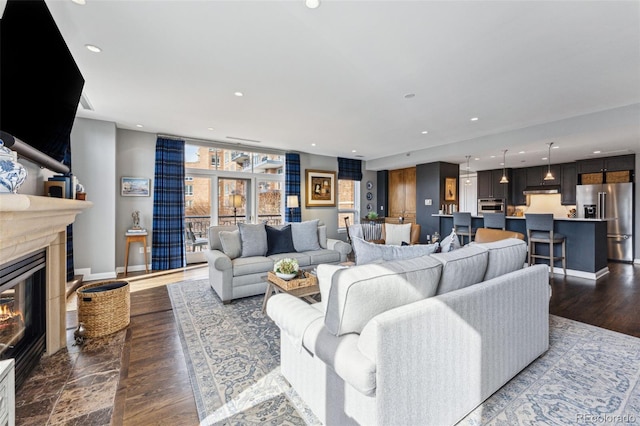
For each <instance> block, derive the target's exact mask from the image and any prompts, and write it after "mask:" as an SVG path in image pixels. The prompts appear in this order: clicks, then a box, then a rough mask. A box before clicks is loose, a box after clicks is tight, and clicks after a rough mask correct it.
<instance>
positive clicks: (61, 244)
mask: <svg viewBox="0 0 640 426" xmlns="http://www.w3.org/2000/svg"><path fill="white" fill-rule="evenodd" d="M92 205H93V203H91V202H90V201H78V200H68V199H63V198H51V197H39V196H35V195H22V194H0V263H2V264H7V263H10V262H12V261H14V260H16V259H19V258H20V257H22V256H25V255H28V254H31V253H33V252H35V251H38V250H42V249H46V250H47V296H46V297H47V301H46V304H47V314H46V315H47V326H46V333H47V337H46V339H47V340H46V352H47V354H52V353H55V352H57V351H58V350H59V349H62V348H63V347H65V346H66V344H67V340H66V309H65V306H66V288H65V287H66V229H67V225H69V224H71V223H73V221H74V220H75V218H76V215H78V214H79V213H82V211H83V210H85V209H87V208H89V207H91V206H92Z"/></svg>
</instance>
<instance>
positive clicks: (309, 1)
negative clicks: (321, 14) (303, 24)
mask: <svg viewBox="0 0 640 426" xmlns="http://www.w3.org/2000/svg"><path fill="white" fill-rule="evenodd" d="M304 5H305V6H307V7H308V8H309V9H317V8H319V7H320V0H304Z"/></svg>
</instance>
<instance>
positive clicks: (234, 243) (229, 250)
mask: <svg viewBox="0 0 640 426" xmlns="http://www.w3.org/2000/svg"><path fill="white" fill-rule="evenodd" d="M218 236H219V237H220V245H222V252H223V253H224V254H226V255H227V256H229V258H230V259H235V258H236V257H240V255H241V254H242V242H241V241H240V231H238V230H237V229H236V230H235V231H220V232H219V233H218Z"/></svg>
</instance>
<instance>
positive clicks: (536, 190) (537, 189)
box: [522, 185, 560, 195]
mask: <svg viewBox="0 0 640 426" xmlns="http://www.w3.org/2000/svg"><path fill="white" fill-rule="evenodd" d="M522 193H523V194H524V195H530V194H559V193H560V185H538V186H527V187H526V188H525V189H524V191H522Z"/></svg>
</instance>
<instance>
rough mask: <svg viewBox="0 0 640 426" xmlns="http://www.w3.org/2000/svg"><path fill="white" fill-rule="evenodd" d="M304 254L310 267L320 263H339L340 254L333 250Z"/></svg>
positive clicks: (306, 252)
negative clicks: (307, 257)
mask: <svg viewBox="0 0 640 426" xmlns="http://www.w3.org/2000/svg"><path fill="white" fill-rule="evenodd" d="M304 254H306V255H307V256H309V259H310V260H309V261H310V262H311V263H310V264H311V265H320V264H322V263H338V262H340V253H338V252H337V251H335V250H328V249H321V250H313V251H305V252H304Z"/></svg>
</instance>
